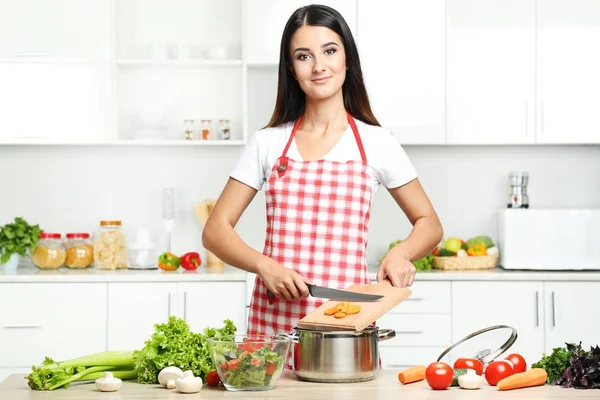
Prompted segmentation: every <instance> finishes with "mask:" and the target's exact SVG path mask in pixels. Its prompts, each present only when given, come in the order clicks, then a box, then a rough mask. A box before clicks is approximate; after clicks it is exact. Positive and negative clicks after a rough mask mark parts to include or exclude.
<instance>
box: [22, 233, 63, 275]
mask: <svg viewBox="0 0 600 400" xmlns="http://www.w3.org/2000/svg"><path fill="white" fill-rule="evenodd" d="M66 259H67V252H66V251H65V247H64V245H63V243H62V239H61V234H60V233H46V232H43V233H41V234H40V237H39V240H38V242H37V244H36V246H35V248H34V249H33V251H32V252H31V261H32V262H33V265H35V266H36V267H38V268H40V269H58V268H60V267H62V266H63V265H64V264H65V260H66Z"/></svg>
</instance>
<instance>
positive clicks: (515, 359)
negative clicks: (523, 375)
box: [505, 353, 527, 374]
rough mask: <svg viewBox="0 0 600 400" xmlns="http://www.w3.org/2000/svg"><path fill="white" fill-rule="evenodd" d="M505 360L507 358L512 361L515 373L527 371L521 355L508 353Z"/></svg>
mask: <svg viewBox="0 0 600 400" xmlns="http://www.w3.org/2000/svg"><path fill="white" fill-rule="evenodd" d="M505 360H508V361H510V362H511V363H512V365H513V371H514V373H515V374H517V373H519V372H525V371H527V362H526V361H525V359H524V358H523V356H522V355H520V354H517V353H513V354H509V355H508V357H506V358H505Z"/></svg>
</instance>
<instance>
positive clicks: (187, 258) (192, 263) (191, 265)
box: [181, 252, 202, 271]
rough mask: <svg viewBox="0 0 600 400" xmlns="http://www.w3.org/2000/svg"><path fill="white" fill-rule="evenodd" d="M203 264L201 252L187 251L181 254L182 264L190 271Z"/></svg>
mask: <svg viewBox="0 0 600 400" xmlns="http://www.w3.org/2000/svg"><path fill="white" fill-rule="evenodd" d="M201 264H202V260H201V259H200V254H198V253H196V252H189V253H185V254H184V255H182V256H181V266H182V267H183V268H185V269H187V270H188V271H195V270H196V269H197V268H198V267H199V266H200V265H201Z"/></svg>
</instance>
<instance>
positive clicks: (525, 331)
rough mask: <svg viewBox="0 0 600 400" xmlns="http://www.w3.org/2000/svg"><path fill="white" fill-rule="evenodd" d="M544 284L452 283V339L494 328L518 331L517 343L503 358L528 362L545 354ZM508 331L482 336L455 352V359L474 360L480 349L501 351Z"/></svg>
mask: <svg viewBox="0 0 600 400" xmlns="http://www.w3.org/2000/svg"><path fill="white" fill-rule="evenodd" d="M543 290H544V286H543V283H542V282H488V281H482V282H452V338H453V341H454V342H457V341H458V340H460V339H462V338H463V337H465V336H467V335H469V334H471V333H473V332H475V331H478V330H480V329H483V328H487V327H490V326H494V325H508V326H512V327H513V328H515V329H516V330H517V334H518V336H517V340H516V342H515V343H514V344H513V345H512V346H511V348H510V349H509V352H508V353H507V354H505V355H504V357H506V356H507V355H508V354H510V353H512V352H517V353H520V354H522V355H523V357H525V359H526V360H527V362H528V363H532V362H535V361H537V360H539V359H540V357H541V356H542V354H543V352H544V312H543V296H544V295H543ZM510 333H511V332H510V330H509V329H498V330H494V331H491V332H487V333H483V334H481V335H478V336H476V337H475V338H473V339H470V340H469V341H468V342H465V343H463V344H461V345H459V346H457V347H456V348H455V349H453V350H452V353H453V354H454V359H456V358H459V357H473V356H475V354H476V353H477V352H478V351H479V350H483V349H490V350H491V351H494V350H496V349H498V348H499V347H500V346H501V345H502V344H503V343H504V342H505V341H506V340H508V338H509V337H510Z"/></svg>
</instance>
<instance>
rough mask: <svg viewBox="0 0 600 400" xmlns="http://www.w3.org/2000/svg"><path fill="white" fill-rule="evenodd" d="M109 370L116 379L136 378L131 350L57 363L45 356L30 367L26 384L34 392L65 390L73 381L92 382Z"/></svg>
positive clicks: (102, 353)
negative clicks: (39, 363)
mask: <svg viewBox="0 0 600 400" xmlns="http://www.w3.org/2000/svg"><path fill="white" fill-rule="evenodd" d="M104 371H110V372H112V373H113V375H114V377H115V378H119V379H124V380H125V379H134V378H135V377H136V376H137V372H136V371H135V364H134V360H133V353H132V352H131V351H106V352H101V353H94V354H88V355H86V356H83V357H78V358H73V359H70V360H65V361H60V362H56V361H54V360H53V359H51V358H49V357H46V359H45V360H44V362H43V363H42V364H41V365H39V366H33V367H32V370H31V373H30V374H29V375H28V376H27V383H28V385H29V387H30V388H31V389H33V390H55V389H59V388H64V389H66V388H68V387H69V385H70V384H71V383H72V382H79V381H87V380H95V379H98V378H101V377H103V376H104Z"/></svg>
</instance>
